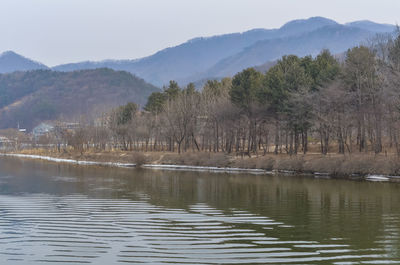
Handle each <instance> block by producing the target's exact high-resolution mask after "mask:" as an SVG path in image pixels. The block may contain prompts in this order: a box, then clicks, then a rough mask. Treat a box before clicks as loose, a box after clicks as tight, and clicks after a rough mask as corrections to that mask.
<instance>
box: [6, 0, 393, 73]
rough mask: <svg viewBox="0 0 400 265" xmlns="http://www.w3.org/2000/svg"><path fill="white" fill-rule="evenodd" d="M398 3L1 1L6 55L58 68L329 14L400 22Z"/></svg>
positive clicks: (338, 0) (334, 0) (343, 20)
mask: <svg viewBox="0 0 400 265" xmlns="http://www.w3.org/2000/svg"><path fill="white" fill-rule="evenodd" d="M399 10H400V0H274V1H270V0H0V36H1V37H0V53H1V52H3V51H8V50H13V51H15V52H17V53H19V54H22V55H24V56H26V57H28V58H32V59H34V60H36V61H40V62H42V63H45V64H47V65H48V66H54V65H58V64H63V63H70V62H78V61H86V60H103V59H135V58H141V57H145V56H148V55H151V54H153V53H155V52H157V51H159V50H161V49H164V48H166V47H171V46H175V45H178V44H180V43H183V42H185V41H187V40H189V39H192V38H194V37H200V36H213V35H219V34H224V33H232V32H243V31H246V30H250V29H253V28H279V27H280V26H282V25H283V24H284V23H286V22H288V21H290V20H293V19H302V18H309V17H313V16H323V17H327V18H331V19H334V20H336V21H338V22H339V23H346V22H350V21H355V20H365V19H368V20H372V21H375V22H379V23H390V24H396V23H399V24H400V15H399Z"/></svg>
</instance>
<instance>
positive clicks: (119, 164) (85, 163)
mask: <svg viewBox="0 0 400 265" xmlns="http://www.w3.org/2000/svg"><path fill="white" fill-rule="evenodd" d="M1 155H3V156H11V157H19V158H30V159H39V160H46V161H51V162H57V163H68V164H77V165H87V166H111V167H135V166H136V165H135V164H128V163H114V162H95V161H82V160H74V159H65V158H56V157H51V156H39V155H25V154H1Z"/></svg>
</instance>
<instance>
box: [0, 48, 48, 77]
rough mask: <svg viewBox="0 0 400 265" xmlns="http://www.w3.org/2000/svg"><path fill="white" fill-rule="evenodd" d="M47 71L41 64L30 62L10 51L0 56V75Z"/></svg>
mask: <svg viewBox="0 0 400 265" xmlns="http://www.w3.org/2000/svg"><path fill="white" fill-rule="evenodd" d="M38 69H48V67H47V66H46V65H44V64H42V63H39V62H35V61H32V60H30V59H28V58H25V57H23V56H21V55H19V54H16V53H15V52H12V51H7V52H3V53H2V54H0V73H12V72H15V71H29V70H38Z"/></svg>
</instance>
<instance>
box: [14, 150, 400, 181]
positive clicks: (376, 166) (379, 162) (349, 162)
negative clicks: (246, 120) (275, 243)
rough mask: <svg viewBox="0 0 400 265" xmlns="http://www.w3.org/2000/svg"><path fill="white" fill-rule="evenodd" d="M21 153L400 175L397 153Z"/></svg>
mask: <svg viewBox="0 0 400 265" xmlns="http://www.w3.org/2000/svg"><path fill="white" fill-rule="evenodd" d="M20 153H23V154H33V155H43V156H52V157H60V158H69V159H77V160H89V161H100V162H121V163H135V164H137V165H139V166H140V165H143V164H146V163H154V164H174V165H190V166H215V167H239V168H258V169H265V170H278V171H284V170H289V171H296V172H305V173H316V172H319V173H328V174H330V175H333V176H338V177H346V176H350V175H352V174H359V175H368V174H384V175H400V158H399V157H397V156H394V155H391V156H385V155H371V154H355V155H351V156H349V155H345V156H344V155H337V154H335V155H334V154H331V155H327V156H323V155H318V154H307V155H297V156H288V155H267V156H260V157H251V158H249V157H244V158H241V157H234V156H229V155H226V154H223V153H209V152H196V153H192V152H188V153H184V154H176V153H166V152H149V153H142V152H128V151H106V152H104V151H102V152H97V151H91V152H85V153H83V154H81V153H78V152H73V151H72V150H66V151H63V152H57V151H56V150H46V149H31V150H23V151H21V152H20Z"/></svg>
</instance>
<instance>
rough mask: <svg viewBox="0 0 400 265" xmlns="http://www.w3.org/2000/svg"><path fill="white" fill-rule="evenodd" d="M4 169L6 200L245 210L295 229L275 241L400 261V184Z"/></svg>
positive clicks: (16, 164)
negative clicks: (27, 196) (68, 198)
mask: <svg viewBox="0 0 400 265" xmlns="http://www.w3.org/2000/svg"><path fill="white" fill-rule="evenodd" d="M0 169H1V173H0V177H5V176H13V178H8V179H4V180H3V181H2V182H1V183H0V193H3V194H15V193H23V192H25V193H48V194H54V195H57V196H60V195H67V194H83V195H86V196H89V197H93V198H102V199H131V200H135V201H137V200H146V201H148V202H149V203H151V204H153V205H156V206H163V207H166V208H178V209H185V210H187V211H191V206H193V205H195V204H198V203H204V204H206V205H208V206H210V207H213V208H216V209H218V210H221V211H222V212H223V213H224V214H226V215H230V214H232V209H237V210H245V211H248V212H250V213H252V214H259V215H261V216H265V217H269V218H272V219H273V220H276V221H279V222H282V223H283V224H286V225H291V226H294V227H287V228H283V227H281V228H279V229H272V230H271V233H270V236H273V237H277V238H280V239H282V240H316V241H318V242H324V241H325V242H328V241H329V240H331V239H332V238H337V239H339V241H340V243H346V244H349V245H350V246H351V247H354V248H355V249H370V248H381V247H382V246H386V248H385V249H387V252H388V253H392V254H393V255H398V254H399V249H398V246H399V244H398V243H399V242H398V241H399V223H398V222H399V217H398V215H397V213H398V212H399V207H400V204H399V196H400V194H399V193H398V187H399V186H398V185H397V184H393V183H385V184H381V183H369V182H368V183H367V182H354V181H344V180H322V179H313V178H304V177H296V176H280V177H272V176H258V175H245V174H225V173H200V172H183V171H157V170H134V169H115V168H106V167H78V166H73V165H61V164H51V163H42V162H33V161H23V160H18V159H8V158H7V159H5V158H4V159H3V158H2V159H1V161H0ZM255 229H258V228H255ZM342 239H343V240H342ZM385 239H387V240H389V241H390V242H391V243H390V242H389V243H385ZM339 241H338V242H339Z"/></svg>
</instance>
